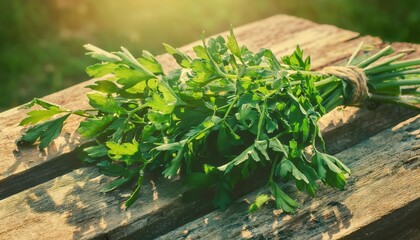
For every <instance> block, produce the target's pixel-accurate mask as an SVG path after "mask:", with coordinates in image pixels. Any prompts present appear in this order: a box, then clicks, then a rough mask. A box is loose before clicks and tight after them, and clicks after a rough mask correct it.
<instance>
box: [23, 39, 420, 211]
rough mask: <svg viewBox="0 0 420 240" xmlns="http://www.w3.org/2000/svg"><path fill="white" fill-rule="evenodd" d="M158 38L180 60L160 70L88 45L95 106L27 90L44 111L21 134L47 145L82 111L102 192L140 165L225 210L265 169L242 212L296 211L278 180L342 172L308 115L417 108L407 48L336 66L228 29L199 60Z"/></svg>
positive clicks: (416, 66)
mask: <svg viewBox="0 0 420 240" xmlns="http://www.w3.org/2000/svg"><path fill="white" fill-rule="evenodd" d="M164 46H165V48H166V50H167V52H168V53H170V54H172V55H173V56H174V58H175V60H176V61H177V63H178V64H179V66H180V67H179V68H178V69H175V70H172V71H171V72H169V73H165V72H164V71H163V70H162V66H161V64H160V63H159V62H158V61H157V60H156V59H155V57H154V56H153V55H152V54H150V53H149V52H147V51H143V54H142V56H141V57H140V58H135V57H134V56H133V55H132V54H131V53H130V52H129V51H128V50H126V49H125V48H121V51H119V52H112V53H111V52H106V51H104V50H102V49H99V48H97V47H95V46H92V45H86V46H85V47H86V49H87V50H88V51H89V52H88V54H89V55H90V56H91V57H93V58H95V59H98V60H99V61H100V62H99V63H97V64H94V65H92V66H89V67H88V68H87V73H88V74H89V76H91V77H95V78H96V77H104V76H107V78H102V80H97V81H96V82H95V84H94V85H91V86H88V87H89V88H90V89H91V90H92V92H90V93H88V94H87V97H88V99H89V103H90V105H91V107H92V109H89V110H69V109H64V108H63V107H61V106H58V105H55V104H52V103H48V102H45V101H43V100H41V99H34V100H33V101H32V102H30V103H29V104H27V105H25V106H24V107H25V108H29V107H32V106H34V105H39V106H40V107H42V108H43V109H42V110H32V111H30V112H29V113H28V117H27V118H25V119H24V120H23V121H22V122H21V125H34V126H32V127H31V128H29V129H28V130H27V132H26V133H25V134H24V135H23V136H22V138H21V140H20V141H21V142H27V143H30V144H34V143H36V142H39V148H40V149H42V148H45V147H47V146H48V145H49V144H50V143H51V141H53V140H54V139H55V138H56V137H57V136H58V135H59V133H60V132H61V129H62V127H63V124H64V122H65V120H66V119H67V118H68V116H69V115H71V114H75V115H79V116H83V117H85V120H83V121H82V122H81V123H80V126H79V128H78V132H79V133H80V134H81V135H82V136H84V137H85V138H88V139H92V140H93V143H92V144H91V145H90V146H88V147H84V149H83V152H84V157H83V160H85V161H87V162H90V163H95V164H96V166H97V167H98V169H99V171H100V172H101V173H103V174H105V175H108V176H112V177H115V179H114V180H113V181H112V182H110V183H109V185H107V186H105V187H104V188H102V189H101V191H103V192H108V191H111V190H113V189H115V188H118V187H120V186H123V185H128V186H132V185H130V184H133V183H134V184H135V187H134V191H133V193H132V195H131V196H130V198H129V199H127V201H126V202H125V205H126V206H127V207H129V206H130V205H132V204H133V203H134V202H135V200H136V199H137V197H138V195H139V194H140V188H141V185H142V182H143V178H144V173H145V172H148V171H159V172H161V173H162V174H163V175H164V176H165V177H167V178H171V177H175V176H177V175H180V176H181V178H182V179H183V180H184V181H185V182H186V183H187V184H189V185H191V186H193V187H197V188H208V189H212V190H213V191H214V192H215V194H214V199H213V203H214V205H215V206H218V207H220V208H221V209H225V208H226V207H227V206H228V205H229V203H230V202H231V201H232V199H231V193H232V191H234V189H235V187H237V185H240V184H241V183H242V182H243V180H244V179H248V178H252V177H253V176H254V173H255V172H256V171H257V170H258V169H262V168H268V169H270V171H269V174H268V175H267V176H266V178H267V186H268V187H269V189H270V192H271V194H270V195H267V194H262V195H259V196H258V197H257V200H256V202H255V203H254V204H253V205H252V206H251V207H250V210H255V209H257V208H258V207H260V206H261V205H262V204H263V203H265V202H267V201H270V200H271V199H273V200H274V201H275V204H276V207H277V208H281V209H283V210H284V211H285V212H293V211H294V210H295V209H296V207H298V204H297V202H296V201H295V200H294V199H292V198H291V197H289V196H288V195H287V194H286V193H285V192H283V190H282V186H281V182H279V180H282V181H293V182H295V184H296V187H297V189H298V190H300V191H306V192H307V193H308V194H310V195H312V196H314V195H315V194H316V192H317V189H318V185H319V183H324V184H326V185H329V186H332V187H335V188H338V189H343V188H344V187H345V185H346V179H347V178H348V175H349V173H350V169H348V168H347V167H346V166H345V165H344V164H343V163H341V162H340V161H339V160H338V159H337V158H335V157H333V156H331V155H328V154H327V153H325V146H324V141H323V139H322V136H321V133H320V130H319V127H318V125H317V122H318V120H319V119H320V118H321V117H322V116H323V115H324V114H325V113H327V112H329V111H331V110H333V109H334V108H336V107H338V106H342V105H362V104H364V103H365V102H368V101H369V102H378V103H392V104H397V105H402V106H407V107H411V108H414V109H419V102H420V95H419V91H418V89H419V84H420V79H419V78H416V76H417V77H418V76H419V75H418V74H420V59H413V60H405V61H404V60H400V59H401V58H402V57H404V56H405V53H397V54H394V55H391V54H392V53H393V49H392V48H391V47H386V48H384V49H382V50H381V51H379V52H378V53H376V54H374V55H372V56H370V57H367V58H366V57H365V58H363V57H359V55H360V54H359V51H360V49H361V48H362V44H360V45H359V47H358V48H357V50H356V51H355V52H354V54H353V55H352V56H351V57H350V59H349V60H348V61H347V63H346V64H345V66H333V67H327V68H324V69H323V70H321V71H312V70H310V58H309V57H307V58H303V53H302V50H301V49H300V48H299V47H297V48H296V50H295V51H294V52H293V53H292V54H291V55H289V56H284V57H281V59H280V61H279V60H278V58H277V56H275V55H274V54H273V52H272V51H271V50H268V49H262V50H260V51H259V52H257V53H253V52H251V51H249V50H248V49H247V48H246V47H245V46H242V47H239V45H238V43H237V41H236V39H235V36H234V35H233V32H231V34H230V35H229V36H228V37H227V41H225V40H224V38H222V37H220V36H219V37H217V38H213V39H210V40H209V41H208V42H206V41H205V40H204V38H203V45H199V46H195V47H194V51H195V54H196V58H191V57H190V56H187V55H185V54H184V53H182V52H181V51H179V50H178V49H175V48H173V47H171V46H169V45H166V44H165V45H164ZM390 55H391V56H390ZM361 58H362V59H363V60H362V61H361V60H360V59H361ZM308 149H310V151H311V152H310V153H309V154H305V151H307V150H308Z"/></svg>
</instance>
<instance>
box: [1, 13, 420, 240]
mask: <svg viewBox="0 0 420 240" xmlns="http://www.w3.org/2000/svg"><path fill="white" fill-rule="evenodd" d="M235 34H236V35H237V38H238V40H239V42H240V44H245V45H247V46H249V47H250V49H251V50H254V51H255V50H258V49H259V48H270V49H273V50H274V52H275V54H278V55H282V54H286V53H290V52H291V51H292V49H293V48H294V47H295V45H296V44H299V45H300V46H301V47H302V48H303V49H304V51H306V53H309V54H311V58H312V62H313V67H315V68H320V67H323V66H325V65H331V64H335V63H339V62H341V61H343V60H344V59H346V58H348V57H349V56H350V54H351V53H352V51H353V50H354V48H355V47H356V46H357V45H358V44H359V42H360V41H362V40H363V41H365V42H366V43H369V44H371V45H374V46H383V43H382V41H381V40H380V39H378V38H373V37H369V36H366V37H358V34H357V33H354V32H350V31H346V30H342V29H339V28H336V27H333V26H329V25H317V24H315V23H312V22H309V21H306V20H303V19H299V18H295V17H290V16H284V15H278V16H274V17H271V18H268V19H264V20H262V21H259V22H255V23H251V24H248V25H245V26H242V27H239V28H237V29H235ZM222 35H227V33H222ZM193 45H194V43H193V44H189V45H187V46H184V47H182V48H181V49H182V50H183V51H186V52H187V53H189V54H192V51H191V47H192V46H193ZM395 46H396V47H397V48H399V49H401V48H407V47H410V48H415V49H417V50H418V52H419V51H420V47H419V45H411V44H395ZM416 56H419V55H418V53H417V54H412V55H410V56H409V58H413V57H416ZM158 59H159V61H161V62H163V66H164V68H165V70H170V69H172V68H173V67H175V62H174V60H173V59H172V58H171V57H170V56H168V55H162V56H159V57H158ZM92 81H94V80H90V81H87V82H85V83H82V84H79V85H76V86H74V87H71V88H69V89H66V90H63V91H61V92H57V93H54V94H52V95H50V96H47V97H46V98H45V99H47V100H49V101H52V102H56V103H58V104H61V105H64V106H65V107H67V108H70V109H77V108H85V107H87V101H86V98H85V93H86V91H87V89H85V88H84V87H85V86H86V85H89V84H91V83H92ZM24 114H25V112H24V111H19V110H17V109H11V110H9V111H6V112H3V113H0V126H2V128H1V129H0V143H1V144H2V147H3V151H2V152H1V153H0V159H1V160H2V161H0V216H2V218H1V219H0V239H20V238H22V237H23V236H24V237H25V239H49V238H51V239H56V238H63V239H68V238H74V239H88V238H106V239H118V238H125V237H128V238H137V239H138V238H141V239H146V238H152V237H154V236H159V235H162V234H164V233H166V232H167V231H170V230H172V229H175V228H177V227H179V226H181V225H183V224H184V223H187V222H190V221H193V220H194V219H196V218H198V217H201V216H203V215H204V214H206V213H209V212H210V211H211V210H212V208H211V207H210V206H209V205H208V204H207V205H206V204H202V202H200V200H199V199H198V200H197V199H195V200H187V199H186V197H183V196H181V195H180V194H179V193H183V192H185V191H187V189H186V188H183V187H182V186H181V185H180V183H179V182H177V181H176V182H171V183H168V182H162V181H160V180H157V181H155V182H153V181H149V182H148V184H146V186H145V188H143V190H142V196H141V198H140V201H138V202H136V203H135V205H133V207H132V208H131V209H130V210H128V211H121V209H120V205H121V203H122V201H123V200H124V199H126V197H127V194H128V192H129V191H128V190H124V191H117V192H114V193H111V194H101V193H99V191H98V188H99V185H100V184H103V183H105V182H106V181H108V179H107V178H105V177H101V176H99V174H98V173H97V172H96V169H94V168H92V167H84V168H80V167H81V165H80V163H79V162H78V160H77V159H76V157H75V152H74V148H75V147H76V146H77V145H78V144H80V143H81V142H83V141H84V140H82V139H80V137H79V136H78V135H77V134H75V133H74V130H75V129H76V128H77V126H78V121H77V119H70V121H69V124H68V125H67V126H66V128H65V129H64V134H63V135H62V136H61V137H59V138H58V139H57V140H56V141H54V144H53V145H52V146H51V147H49V148H47V149H46V151H44V152H40V151H38V150H36V149H35V148H33V147H25V148H20V149H18V148H17V147H16V145H15V143H14V142H15V140H16V139H18V137H19V135H20V134H21V132H22V128H21V127H17V124H18V122H19V121H20V120H21V119H23V117H24ZM412 114H413V112H410V111H406V110H402V109H400V108H395V107H389V106H381V107H380V108H378V109H377V110H375V111H367V110H366V109H358V108H346V109H344V110H337V111H334V112H332V113H330V114H329V115H328V116H326V117H324V118H323V119H322V121H321V122H320V125H321V128H322V129H323V131H324V133H325V135H326V140H327V143H328V147H329V151H330V152H334V153H335V152H339V151H341V150H343V149H345V148H348V147H350V146H351V145H353V144H355V143H357V142H359V141H361V140H363V139H366V138H368V137H370V136H372V135H373V134H375V133H377V132H378V131H380V130H383V129H385V128H387V127H389V126H391V125H394V124H396V123H398V122H400V121H402V120H404V119H406V118H408V117H409V116H411V115H412ZM369 123H370V124H369ZM373 125H374V126H373ZM355 129H356V130H355ZM343 136H344V137H343ZM205 202H207V201H205ZM417 209H418V208H417ZM46 229H47V230H46Z"/></svg>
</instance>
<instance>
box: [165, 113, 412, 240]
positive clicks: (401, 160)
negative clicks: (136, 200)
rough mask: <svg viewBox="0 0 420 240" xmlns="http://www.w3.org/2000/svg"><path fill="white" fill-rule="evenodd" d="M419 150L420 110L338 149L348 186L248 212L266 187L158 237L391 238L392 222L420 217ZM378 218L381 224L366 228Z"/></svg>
mask: <svg viewBox="0 0 420 240" xmlns="http://www.w3.org/2000/svg"><path fill="white" fill-rule="evenodd" d="M419 156H420V115H418V116H416V117H413V118H411V119H409V120H407V121H404V122H402V123H400V124H398V125H397V126H395V127H393V128H391V129H387V130H385V131H383V132H381V133H379V134H377V135H375V136H373V137H371V138H370V139H369V140H367V141H364V142H362V143H360V144H358V145H356V146H354V147H352V148H349V149H347V150H345V151H343V152H340V153H339V154H337V155H336V157H338V158H339V159H341V160H342V161H343V162H345V163H346V164H347V165H348V166H349V167H350V168H351V169H352V171H353V175H352V178H351V179H350V182H349V185H348V187H347V189H346V190H345V191H341V192H339V191H334V190H331V189H322V190H321V191H320V192H319V194H318V195H319V197H316V199H315V201H314V200H313V199H310V198H309V197H304V196H302V194H296V195H297V197H298V198H299V199H301V202H300V204H301V208H300V209H299V210H298V212H297V213H296V214H294V215H286V214H284V213H282V212H281V211H277V210H275V211H273V207H274V206H273V204H268V205H269V206H266V207H263V208H262V209H261V210H260V211H257V212H255V213H253V214H248V213H247V211H246V210H247V207H248V206H249V205H248V203H247V202H249V201H252V200H253V199H255V197H256V195H257V194H258V193H259V192H263V191H267V190H264V189H260V190H258V191H256V192H253V193H252V194H249V195H247V196H245V197H244V198H242V199H241V200H239V201H238V202H237V203H236V204H234V206H232V207H231V208H229V209H228V210H227V211H226V212H220V211H215V212H212V213H210V214H207V215H206V216H203V217H201V218H199V219H197V220H195V221H193V222H191V223H189V224H187V225H185V226H182V227H180V228H179V229H177V230H175V231H173V232H170V233H168V234H166V235H164V236H161V237H160V238H159V239H238V238H246V239H331V238H333V239H337V238H342V237H346V236H347V237H350V236H353V237H354V238H349V239H356V238H360V239H367V238H368V237H369V236H370V237H374V236H376V238H375V239H389V238H387V236H388V237H389V236H391V235H387V234H395V232H394V231H395V230H396V229H398V228H396V227H394V226H393V224H395V223H397V224H398V225H404V224H406V223H405V222H404V221H408V222H409V223H410V221H411V222H413V221H414V222H415V223H417V224H418V221H419V220H420V218H419V216H420V215H418V213H420V210H419V205H420V204H419V199H420V191H419V190H420V157H419ZM287 188H288V190H291V189H292V188H293V187H291V186H290V185H289V186H288V187H287ZM296 195H295V196H296ZM302 199H303V200H302ZM401 209H403V211H402V212H401V211H399V210H401ZM393 215H397V216H393ZM407 215H408V216H410V217H411V218H408V219H407V218H406V217H405V216H407ZM401 216H403V217H401ZM392 217H394V218H395V219H397V220H400V221H399V222H398V221H395V219H392ZM413 218H414V220H413ZM375 222H376V223H377V224H376V225H378V226H380V227H376V228H370V229H368V230H366V229H365V228H366V227H368V226H369V225H370V224H372V223H375ZM417 227H418V225H417ZM370 239H372V238H370Z"/></svg>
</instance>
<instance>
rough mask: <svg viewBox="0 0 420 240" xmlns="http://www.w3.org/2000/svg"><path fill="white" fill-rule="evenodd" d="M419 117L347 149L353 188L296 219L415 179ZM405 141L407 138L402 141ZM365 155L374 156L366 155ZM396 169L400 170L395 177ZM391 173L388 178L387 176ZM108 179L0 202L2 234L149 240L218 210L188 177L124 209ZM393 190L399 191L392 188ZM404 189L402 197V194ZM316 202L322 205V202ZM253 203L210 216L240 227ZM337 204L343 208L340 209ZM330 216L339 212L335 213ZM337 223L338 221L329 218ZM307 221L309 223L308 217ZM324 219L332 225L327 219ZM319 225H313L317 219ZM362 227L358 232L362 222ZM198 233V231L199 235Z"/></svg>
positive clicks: (49, 187)
mask: <svg viewBox="0 0 420 240" xmlns="http://www.w3.org/2000/svg"><path fill="white" fill-rule="evenodd" d="M419 118H420V116H417V118H416V120H415V121H414V120H412V119H411V120H410V121H407V122H406V123H403V124H401V125H402V126H403V127H396V128H394V132H393V131H392V130H387V131H385V132H383V133H381V134H380V135H377V136H375V137H373V138H372V139H370V140H369V141H368V142H367V143H363V144H360V145H358V146H357V147H356V148H353V149H350V150H346V151H345V152H344V153H340V154H339V155H338V157H340V158H341V159H342V160H345V161H347V162H349V165H350V167H352V169H353V170H354V174H355V175H354V176H353V178H352V181H351V183H350V188H349V189H348V190H347V191H345V192H337V191H334V190H326V191H323V192H321V193H320V194H319V195H320V197H318V198H317V199H316V201H312V202H310V201H309V199H307V198H305V201H307V202H306V203H305V204H304V205H303V207H302V208H301V210H300V211H299V213H298V215H297V216H294V217H293V219H302V218H301V215H303V216H306V217H308V216H307V215H305V214H309V213H308V211H309V210H311V209H312V210H311V211H310V214H309V215H311V214H312V215H313V214H315V212H314V211H313V209H315V207H316V208H317V209H321V210H322V209H325V211H327V209H329V208H328V207H330V208H331V206H330V205H331V203H329V202H330V201H331V199H332V196H334V198H333V199H334V201H337V202H341V201H344V203H346V204H347V202H346V201H347V200H346V199H350V202H349V203H351V202H352V201H355V200H354V199H353V198H350V197H348V195H351V194H353V192H355V191H356V192H361V193H362V195H358V196H359V197H361V198H365V197H366V196H369V195H363V194H367V191H372V189H371V188H369V189H368V190H363V191H362V190H360V189H364V188H363V187H365V185H368V184H370V183H371V182H370V183H369V181H370V180H372V179H373V180H375V181H374V182H380V181H385V182H386V184H389V181H391V183H392V182H394V181H395V184H396V183H398V184H400V186H404V185H406V184H408V183H410V182H409V181H412V180H413V179H412V178H410V177H408V178H407V177H406V176H405V174H408V173H411V172H409V171H412V170H413V171H418V164H419V162H418V155H419V151H420V148H419V145H418V144H419V139H418V138H419V134H420V133H419V123H420V119H419ZM407 123H409V124H407ZM404 124H405V125H404ZM401 139H402V140H404V141H400V140H401ZM415 144H417V145H415ZM378 152H379V153H380V154H379V153H378ZM365 155H366V156H368V158H363V157H364V156H365ZM369 156H370V157H369ZM389 156H391V157H389ZM375 164H376V165H377V167H378V168H379V169H380V170H381V171H373V170H375V168H372V166H375ZM389 164H391V165H389ZM392 164H393V165H392ZM404 168H406V170H407V169H408V170H409V171H408V170H407V171H408V172H406V173H405V172H404V171H405V170H404ZM410 169H411V170H410ZM414 173H415V174H417V175H415V176H417V180H420V179H418V172H414ZM392 174H395V176H394V175H392ZM389 175H392V176H393V177H392V179H391V180H389V181H388V180H386V179H388V177H389ZM410 176H411V175H410ZM383 178H384V180H381V179H383ZM405 179H407V180H405ZM414 180H415V179H414ZM106 181H107V178H105V177H101V176H99V174H98V173H97V171H96V170H95V169H94V168H91V167H88V168H82V169H78V170H75V171H72V172H71V173H69V174H66V175H64V176H61V177H58V178H56V179H54V180H51V181H48V182H46V183H44V184H41V185H38V186H36V187H34V188H32V189H28V190H26V191H23V192H21V193H19V194H16V195H13V196H10V197H8V198H6V199H3V200H0V216H2V219H1V220H0V226H1V228H0V239H18V238H20V237H22V236H25V237H26V238H27V239H40V238H48V239H49V238H54V239H56V238H65V239H67V238H77V239H90V238H94V237H96V238H107V239H119V238H122V237H141V238H145V239H146V238H151V237H154V236H157V234H163V233H165V231H167V230H170V229H173V228H174V227H178V226H181V225H182V224H183V223H186V222H189V221H191V220H193V219H195V218H197V217H200V216H202V215H203V214H205V213H208V212H209V211H210V210H211V207H210V205H209V203H208V201H200V199H195V200H187V199H185V198H184V197H183V196H182V195H181V194H182V193H185V192H186V191H187V188H185V187H183V186H182V185H181V184H180V182H178V181H175V182H166V181H165V182H162V181H159V180H157V181H156V182H151V181H148V182H147V184H145V186H144V188H143V189H142V194H141V197H140V199H139V201H138V202H136V203H135V205H133V207H132V208H131V209H129V210H127V211H122V210H121V209H120V207H119V206H120V204H121V202H122V201H123V199H124V198H125V197H126V196H127V193H128V191H127V190H123V191H117V192H114V193H109V194H101V193H99V191H98V186H99V184H100V183H105V182H106ZM405 181H407V182H405ZM414 182H415V181H414ZM417 182H419V181H417ZM384 184H385V183H384ZM359 186H360V187H359ZM381 186H382V185H381ZM381 186H379V187H378V189H379V190H381V191H384V192H382V193H380V194H379V196H377V197H372V198H375V199H377V198H378V199H380V197H384V196H383V194H390V193H387V189H383V188H382V187H381ZM411 187H412V188H411V189H410V188H403V187H401V188H400V189H401V191H404V192H405V191H408V192H412V193H413V192H414V193H416V194H418V191H412V189H416V188H417V186H415V185H412V186H411ZM404 189H405V190H404ZM417 189H418V188H417ZM392 191H397V190H396V189H392ZM397 193H398V194H402V193H400V192H398V191H397ZM343 194H345V195H343ZM254 195H255V193H254V194H251V196H248V197H247V198H250V199H251V198H252V197H254ZM372 195H375V196H376V195H377V192H376V190H375V194H372ZM336 196H337V197H336ZM340 196H341V197H340ZM343 196H344V197H343ZM391 197H392V196H391ZM417 197H418V195H417ZM405 200H407V198H406V199H405ZM358 201H360V200H358ZM372 201H373V200H372ZM401 201H402V200H400V201H399V202H401ZM315 202H316V204H318V205H319V206H318V205H317V206H315V205H314V204H315ZM318 202H319V203H318ZM408 202H409V201H408ZM344 203H343V204H344ZM384 203H386V204H387V205H386V206H388V205H389V204H388V202H384ZM339 206H341V205H339ZM346 206H347V205H346ZM392 206H394V205H392ZM246 207H247V205H246V204H244V203H239V204H236V205H234V206H232V208H231V209H230V210H228V211H227V212H225V213H219V212H215V213H212V214H211V215H210V216H214V217H212V219H219V220H218V221H216V220H214V221H215V224H216V223H217V224H220V225H224V224H226V223H230V222H232V223H233V219H237V222H236V223H235V224H239V222H240V221H242V220H246V219H248V218H247V216H246V215H244V214H245V210H246ZM272 207H273V206H269V207H267V208H265V209H263V210H262V211H261V212H257V214H262V215H264V216H265V217H259V218H261V219H262V220H264V222H262V223H261V224H260V225H258V227H264V226H265V224H266V223H267V222H266V221H272V219H273V218H275V217H276V216H273V215H272V214H270V211H271V209H272ZM379 207H380V206H379ZM333 209H335V208H334V207H333ZM321 210H320V211H317V212H316V213H317V214H318V215H317V216H318V217H320V218H322V216H323V214H324V212H323V211H324V210H322V211H321ZM267 211H268V212H267ZM334 211H336V210H334ZM326 213H328V212H326ZM223 214H226V215H232V216H233V217H232V218H229V217H228V216H226V215H223ZM235 214H236V215H235ZM299 214H300V215H299ZM329 214H332V213H331V212H329ZM208 216H209V215H208ZM208 216H207V217H203V218H199V220H197V221H194V222H192V223H190V224H188V225H186V228H187V229H188V230H189V231H191V233H193V232H194V234H201V232H202V230H203V229H200V230H197V232H196V230H194V229H196V227H195V225H194V224H198V223H200V224H201V225H200V226H201V227H202V223H201V222H200V221H204V220H203V219H206V218H208ZM328 216H329V215H328ZM277 217H278V218H276V219H277V220H278V222H279V223H283V222H282V221H285V223H284V224H286V223H287V224H288V222H287V221H291V220H290V219H289V220H287V219H288V217H287V216H284V215H281V216H280V217H279V216H277ZM208 219H210V218H208ZM222 219H223V221H222ZM252 219H254V218H252ZM304 219H306V218H304ZM280 220H282V221H280ZM321 220H322V219H321ZM321 220H320V221H321ZM333 220H334V219H333ZM333 220H331V219H330V220H329V221H333ZM350 220H351V219H350ZM238 221H239V222H238ZM296 221H297V220H296ZM302 221H303V222H305V221H306V220H302ZM322 221H324V222H325V221H326V220H322ZM322 221H321V222H322ZM337 221H339V220H337ZM197 222H198V223H197ZM253 222H255V221H254V220H246V224H248V225H249V224H251V223H253ZM271 223H272V222H270V223H269V224H268V227H270V226H271ZM305 223H306V222H305ZM315 223H317V222H315ZM315 223H312V222H311V224H315ZM327 223H328V222H327ZM191 224H192V225H193V226H194V227H191V228H190V226H192V225H191ZM235 224H234V225H235ZM293 224H296V223H293ZM293 224H292V225H293ZM248 225H247V226H248ZM318 225H322V224H320V223H317V225H316V227H317V228H318V227H319V226H318ZM331 225H334V223H332V222H331ZM240 226H242V225H240ZM240 226H239V227H240ZM281 226H283V225H281ZM284 226H285V228H287V229H288V228H289V227H288V225H284ZM326 226H327V227H328V226H329V225H328V224H327V225H326ZM219 227H220V226H219V225H215V228H219ZM314 228H315V226H314ZM355 228H356V229H357V225H356V226H355ZM44 229H48V231H44ZM252 229H254V227H252ZM184 230H185V229H184V228H182V229H180V230H177V231H175V233H176V234H177V235H176V236H182V235H179V232H180V231H182V232H184ZM204 230H205V229H204ZM230 230H231V229H224V231H226V232H230ZM321 230H322V229H321ZM238 231H239V233H238V234H242V230H241V228H239V230H238ZM204 232H206V231H204ZM204 232H203V234H204ZM175 233H172V234H175ZM222 233H223V231H222ZM194 234H192V235H191V236H195V235H194ZM239 236H240V235H239ZM203 237H205V235H204V236H203Z"/></svg>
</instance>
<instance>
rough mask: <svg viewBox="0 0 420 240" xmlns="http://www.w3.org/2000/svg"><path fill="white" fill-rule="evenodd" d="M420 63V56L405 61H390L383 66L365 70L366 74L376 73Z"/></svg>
mask: <svg viewBox="0 0 420 240" xmlns="http://www.w3.org/2000/svg"><path fill="white" fill-rule="evenodd" d="M419 64H420V58H418V59H411V60H407V61H400V62H396V63H390V64H388V65H385V66H379V67H374V68H372V69H368V70H365V72H366V74H378V73H384V72H390V71H394V70H397V69H400V68H406V67H410V66H417V65H419Z"/></svg>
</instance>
